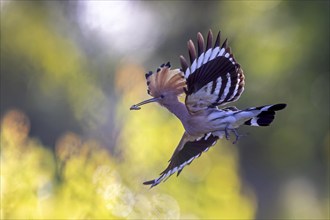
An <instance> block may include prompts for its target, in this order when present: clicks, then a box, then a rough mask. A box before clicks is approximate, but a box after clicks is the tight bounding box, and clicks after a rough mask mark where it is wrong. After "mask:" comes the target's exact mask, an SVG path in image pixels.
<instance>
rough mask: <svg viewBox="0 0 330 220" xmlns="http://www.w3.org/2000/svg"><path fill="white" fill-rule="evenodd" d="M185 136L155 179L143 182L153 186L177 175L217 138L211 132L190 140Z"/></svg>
mask: <svg viewBox="0 0 330 220" xmlns="http://www.w3.org/2000/svg"><path fill="white" fill-rule="evenodd" d="M186 137H187V135H186V133H185V134H184V135H183V137H182V139H181V141H180V143H179V146H178V147H177V148H176V150H175V152H174V153H173V155H172V158H171V159H170V161H169V162H170V164H169V165H168V167H167V168H166V169H165V170H164V171H163V172H161V173H160V176H159V177H158V178H157V179H154V180H150V181H146V182H144V183H143V184H145V185H151V187H154V186H156V185H158V184H159V183H160V182H161V181H165V180H166V179H167V178H168V177H170V176H171V175H172V174H174V173H175V172H178V174H177V175H179V174H180V172H181V171H182V169H183V168H184V167H185V166H186V165H189V164H190V163H191V162H192V161H193V160H194V159H196V158H198V157H200V156H201V154H202V153H203V152H206V151H208V149H209V148H210V147H211V146H213V145H215V143H216V142H217V140H218V138H219V137H218V136H216V135H213V134H211V133H208V134H205V135H204V136H202V137H200V138H197V139H195V140H192V141H188V139H187V138H186Z"/></svg>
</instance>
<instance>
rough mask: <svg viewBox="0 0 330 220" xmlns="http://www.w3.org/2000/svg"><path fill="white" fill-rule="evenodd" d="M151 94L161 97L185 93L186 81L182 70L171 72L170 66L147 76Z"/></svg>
mask: <svg viewBox="0 0 330 220" xmlns="http://www.w3.org/2000/svg"><path fill="white" fill-rule="evenodd" d="M147 84H148V91H149V94H150V95H151V96H153V97H159V96H161V95H164V94H168V93H171V94H174V95H176V96H178V95H180V94H182V93H183V92H184V88H185V87H186V79H185V78H184V75H183V72H181V71H180V69H174V70H171V67H170V65H169V64H167V65H165V66H163V67H161V68H159V69H158V70H157V72H156V73H153V74H150V75H149V76H147Z"/></svg>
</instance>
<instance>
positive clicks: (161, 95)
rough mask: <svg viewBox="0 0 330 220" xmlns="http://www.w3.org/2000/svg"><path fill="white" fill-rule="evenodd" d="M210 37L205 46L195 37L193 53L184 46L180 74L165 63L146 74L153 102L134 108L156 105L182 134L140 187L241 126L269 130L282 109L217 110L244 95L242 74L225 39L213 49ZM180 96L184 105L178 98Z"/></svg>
mask: <svg viewBox="0 0 330 220" xmlns="http://www.w3.org/2000/svg"><path fill="white" fill-rule="evenodd" d="M212 44H213V33H212V31H211V30H210V31H209V32H208V35H207V40H206V45H205V41H204V38H203V35H202V34H201V33H198V34H197V51H196V48H195V45H194V43H193V41H192V40H189V41H188V52H189V58H190V64H189V63H188V62H187V60H186V59H185V58H184V57H183V56H180V62H181V66H182V68H181V69H171V65H170V63H169V62H168V63H166V64H162V65H161V66H160V67H159V68H158V69H157V71H156V72H155V73H153V72H152V71H150V72H148V73H146V80H147V87H148V90H147V91H148V94H149V95H151V96H152V97H153V98H151V99H148V100H145V101H143V102H140V103H138V104H136V105H133V106H132V107H131V108H130V109H131V110H139V109H140V107H139V106H141V105H144V104H147V103H151V102H157V103H159V104H160V105H161V106H163V107H165V108H167V109H168V110H169V111H170V112H171V113H173V114H174V115H175V116H176V117H177V118H178V119H179V120H180V121H181V122H182V124H183V127H184V129H185V132H184V134H183V136H182V138H181V140H180V142H179V144H178V146H177V147H176V149H175V151H174V153H173V155H172V157H171V159H170V160H169V165H168V166H167V168H166V169H165V170H164V171H163V172H161V173H160V176H159V177H158V178H156V179H154V180H150V181H146V182H144V183H143V184H145V185H151V187H154V186H156V185H158V184H159V183H160V182H162V181H165V180H166V179H167V178H168V177H170V176H171V175H172V174H174V173H176V172H177V176H178V175H179V174H180V172H181V171H182V169H183V168H184V167H185V166H186V165H189V164H190V163H191V162H192V161H193V160H194V159H196V158H198V157H200V156H201V154H202V153H203V152H206V151H207V150H209V148H210V147H211V146H213V145H215V143H216V142H217V140H218V139H221V138H223V137H225V138H226V139H227V140H229V138H230V133H233V134H234V135H235V141H234V142H233V143H236V142H237V140H238V139H239V138H240V137H241V136H242V135H239V134H238V132H237V129H238V128H239V127H240V126H241V125H250V126H268V125H270V124H271V123H272V121H273V120H274V116H275V112H276V111H279V110H282V109H284V108H285V107H286V104H275V105H264V106H260V107H252V108H248V109H245V110H239V109H237V108H236V107H225V108H222V109H220V108H218V106H223V105H226V104H227V103H230V102H234V101H236V100H238V99H239V97H240V96H241V94H242V92H243V91H244V83H245V81H244V74H243V70H242V68H241V66H240V65H239V64H238V63H237V62H236V60H235V58H234V56H233V54H232V53H231V49H230V47H228V44H227V39H226V40H225V41H224V42H223V44H222V45H221V46H220V32H219V33H218V35H217V38H216V40H215V43H214V45H213V46H212ZM183 93H185V95H186V97H185V103H182V102H180V101H179V99H178V96H179V95H181V94H183Z"/></svg>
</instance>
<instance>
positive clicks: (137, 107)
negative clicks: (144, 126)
mask: <svg viewBox="0 0 330 220" xmlns="http://www.w3.org/2000/svg"><path fill="white" fill-rule="evenodd" d="M160 99H161V97H156V98H151V99H147V100H145V101H143V102H140V103H138V104H136V105H132V106H131V108H130V110H140V109H141V108H140V107H139V106H141V105H144V104H148V103H151V102H157V101H158V100H160Z"/></svg>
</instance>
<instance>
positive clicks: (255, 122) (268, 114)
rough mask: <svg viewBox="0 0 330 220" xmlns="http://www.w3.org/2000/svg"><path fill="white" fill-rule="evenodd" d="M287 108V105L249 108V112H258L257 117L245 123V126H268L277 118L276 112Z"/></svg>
mask: <svg viewBox="0 0 330 220" xmlns="http://www.w3.org/2000/svg"><path fill="white" fill-rule="evenodd" d="M285 107H286V104H275V105H264V106H260V107H254V108H249V109H247V111H257V115H256V116H254V117H252V118H250V119H249V120H247V121H245V122H244V124H245V125H250V126H268V125H270V124H271V123H272V121H273V120H274V118H275V111H279V110H282V109H284V108H285Z"/></svg>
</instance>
